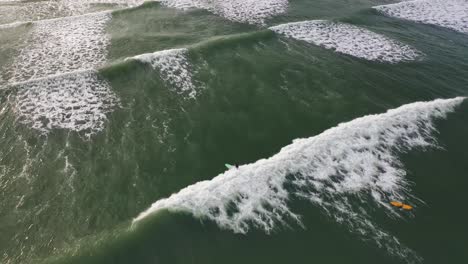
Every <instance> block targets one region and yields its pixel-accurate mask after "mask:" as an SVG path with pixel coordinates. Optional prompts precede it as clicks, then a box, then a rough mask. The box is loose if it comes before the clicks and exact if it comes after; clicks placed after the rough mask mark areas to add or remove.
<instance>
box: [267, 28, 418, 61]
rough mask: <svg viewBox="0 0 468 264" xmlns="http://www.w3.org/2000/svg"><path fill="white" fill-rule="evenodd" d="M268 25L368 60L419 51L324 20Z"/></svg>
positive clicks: (407, 57)
mask: <svg viewBox="0 0 468 264" xmlns="http://www.w3.org/2000/svg"><path fill="white" fill-rule="evenodd" d="M270 29H271V30H273V31H275V32H277V33H279V34H283V35H285V36H287V37H290V38H294V39H299V40H303V41H306V42H309V43H312V44H315V45H318V46H321V47H324V48H326V49H331V50H334V51H336V52H339V53H343V54H347V55H351V56H354V57H357V58H361V59H366V60H370V61H381V62H388V63H397V62H403V61H412V60H415V59H417V58H418V57H419V56H420V54H421V53H420V52H418V51H417V50H416V49H414V48H412V47H410V46H408V45H404V44H402V43H399V42H397V41H395V40H392V39H389V38H387V37H385V36H382V35H380V34H377V33H374V32H372V31H369V30H367V29H363V28H360V27H357V26H353V25H349V24H344V23H336V22H331V21H326V20H313V21H303V22H295V23H287V24H282V25H278V26H275V27H271V28H270Z"/></svg>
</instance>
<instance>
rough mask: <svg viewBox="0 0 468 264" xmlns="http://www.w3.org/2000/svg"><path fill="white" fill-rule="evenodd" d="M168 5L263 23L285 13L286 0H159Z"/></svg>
mask: <svg viewBox="0 0 468 264" xmlns="http://www.w3.org/2000/svg"><path fill="white" fill-rule="evenodd" d="M160 2H161V3H163V4H164V5H166V6H168V7H172V8H178V9H189V8H200V9H205V10H208V11H210V12H212V13H214V14H217V15H220V16H222V17H224V18H226V19H229V20H231V21H235V22H241V23H249V24H259V25H263V24H265V20H266V19H269V18H271V17H273V16H275V15H279V14H282V13H285V12H286V11H287V8H288V0H229V1H226V0H161V1H160Z"/></svg>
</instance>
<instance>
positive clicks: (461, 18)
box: [374, 0, 468, 33]
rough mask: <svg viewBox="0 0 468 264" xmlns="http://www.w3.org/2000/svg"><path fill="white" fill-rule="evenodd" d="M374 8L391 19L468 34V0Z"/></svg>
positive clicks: (435, 0) (423, 0)
mask: <svg viewBox="0 0 468 264" xmlns="http://www.w3.org/2000/svg"><path fill="white" fill-rule="evenodd" d="M374 8H375V9H376V10H378V11H380V12H382V13H384V14H386V15H388V16H391V17H396V18H400V19H406V20H411V21H415V22H419V23H424V24H429V25H436V26H440V27H445V28H449V29H453V30H455V31H458V32H462V33H468V1H466V0H416V1H407V2H401V3H396V4H390V5H381V6H375V7H374Z"/></svg>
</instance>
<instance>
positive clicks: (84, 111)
mask: <svg viewBox="0 0 468 264" xmlns="http://www.w3.org/2000/svg"><path fill="white" fill-rule="evenodd" d="M14 86H15V87H16V88H17V94H16V95H15V100H14V109H15V111H16V112H17V114H18V116H19V121H20V122H21V123H23V124H27V125H30V126H32V127H33V128H34V129H37V130H39V131H42V132H44V133H47V132H49V131H50V130H52V129H67V130H72V131H78V132H84V133H85V134H86V135H88V136H89V135H92V134H94V133H96V132H99V131H101V130H102V129H103V128H104V125H105V121H106V120H107V119H106V113H109V112H111V111H112V110H113V109H114V108H115V107H116V106H117V105H118V103H119V100H118V97H117V96H116V95H115V94H114V93H113V92H112V90H111V87H110V84H109V83H107V81H105V80H103V79H101V78H99V77H98V75H97V73H96V72H94V71H80V72H73V73H68V74H63V75H57V76H51V77H47V78H42V79H37V80H32V81H28V82H23V83H17V84H15V85H14Z"/></svg>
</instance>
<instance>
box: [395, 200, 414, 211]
mask: <svg viewBox="0 0 468 264" xmlns="http://www.w3.org/2000/svg"><path fill="white" fill-rule="evenodd" d="M390 204H391V205H393V206H395V207H397V208H401V209H404V210H408V211H409V210H412V209H413V207H412V206H411V205H408V204H404V203H402V202H395V201H392V202H390Z"/></svg>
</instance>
